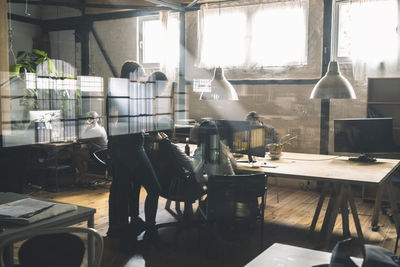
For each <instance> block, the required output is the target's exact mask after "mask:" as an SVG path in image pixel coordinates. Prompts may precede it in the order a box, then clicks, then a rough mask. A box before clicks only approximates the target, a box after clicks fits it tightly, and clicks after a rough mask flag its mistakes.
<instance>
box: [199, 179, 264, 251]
mask: <svg viewBox="0 0 400 267" xmlns="http://www.w3.org/2000/svg"><path fill="white" fill-rule="evenodd" d="M266 189H267V188H266V176H265V174H264V173H255V174H239V175H223V176H222V175H221V176H210V177H209V178H208V182H207V199H206V203H203V204H200V205H199V209H200V212H201V214H202V215H203V217H204V218H205V219H206V221H207V223H208V224H209V226H211V227H212V226H213V225H216V226H217V230H218V232H219V234H220V236H221V237H222V239H224V240H226V241H230V242H236V241H242V240H244V239H248V238H250V236H251V234H252V233H253V232H254V230H255V226H256V220H258V219H259V220H261V225H260V226H261V233H260V244H261V249H262V247H263V243H264V209H265V199H266V198H265V197H266V196H265V195H266ZM260 199H261V201H259V200H260ZM210 232H211V231H210Z"/></svg>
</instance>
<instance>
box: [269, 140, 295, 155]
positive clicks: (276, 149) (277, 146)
mask: <svg viewBox="0 0 400 267" xmlns="http://www.w3.org/2000/svg"><path fill="white" fill-rule="evenodd" d="M296 138H297V135H296V136H293V137H290V134H287V135H285V136H284V137H282V138H281V140H280V141H279V142H278V143H271V144H268V145H267V147H268V150H269V157H270V158H271V159H272V160H278V159H280V157H281V155H282V151H283V149H284V148H285V147H286V146H289V145H291V144H292V141H293V140H294V139H296Z"/></svg>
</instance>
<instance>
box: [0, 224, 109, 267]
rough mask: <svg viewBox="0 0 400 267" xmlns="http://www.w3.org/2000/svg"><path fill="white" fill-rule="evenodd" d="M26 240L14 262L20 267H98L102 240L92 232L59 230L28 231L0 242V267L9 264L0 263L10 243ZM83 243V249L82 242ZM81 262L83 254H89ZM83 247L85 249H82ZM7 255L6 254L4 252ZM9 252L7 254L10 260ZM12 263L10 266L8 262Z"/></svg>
mask: <svg viewBox="0 0 400 267" xmlns="http://www.w3.org/2000/svg"><path fill="white" fill-rule="evenodd" d="M23 240H26V241H25V242H24V243H23V244H22V246H21V247H20V249H19V252H18V258H19V261H20V265H18V266H21V267H24V266H26V267H33V266H40V267H50V266H51V267H53V266H60V267H78V266H81V265H82V266H88V267H99V266H100V263H101V260H102V255H103V247H104V244H103V238H102V236H101V235H100V234H99V233H98V232H97V231H96V230H95V229H92V228H77V227H62V228H45V229H38V230H32V231H31V232H29V233H17V234H15V235H13V236H11V237H8V238H4V239H3V240H1V241H0V266H1V267H4V266H8V264H10V262H9V261H10V260H9V259H8V261H7V259H6V260H5V259H4V256H5V255H7V256H8V255H10V254H9V253H4V252H5V251H6V250H7V249H11V248H12V247H13V244H14V243H17V242H20V241H23ZM83 240H86V246H85V242H84V241H83ZM89 246H90V251H91V258H90V260H89V258H87V262H84V260H83V259H84V254H85V251H87V254H89ZM85 247H86V248H85ZM7 252H8V251H7ZM12 254H13V252H12V253H11V255H10V256H11V257H12ZM11 263H12V262H11Z"/></svg>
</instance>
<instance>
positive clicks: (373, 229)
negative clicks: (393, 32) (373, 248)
mask: <svg viewBox="0 0 400 267" xmlns="http://www.w3.org/2000/svg"><path fill="white" fill-rule="evenodd" d="M379 228H380V226H379V225H374V226H372V231H373V232H378V231H379Z"/></svg>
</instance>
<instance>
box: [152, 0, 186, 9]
mask: <svg viewBox="0 0 400 267" xmlns="http://www.w3.org/2000/svg"><path fill="white" fill-rule="evenodd" d="M146 2H149V3H153V4H156V5H161V6H164V7H169V8H172V9H174V10H178V11H185V8H184V7H183V6H182V5H181V4H179V3H175V2H174V1H170V0H146Z"/></svg>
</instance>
